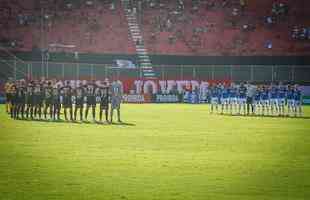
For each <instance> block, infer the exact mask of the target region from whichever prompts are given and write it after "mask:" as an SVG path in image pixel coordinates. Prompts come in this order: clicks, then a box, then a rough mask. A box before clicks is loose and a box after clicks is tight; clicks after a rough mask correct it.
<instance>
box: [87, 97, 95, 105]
mask: <svg viewBox="0 0 310 200" xmlns="http://www.w3.org/2000/svg"><path fill="white" fill-rule="evenodd" d="M86 103H87V105H88V106H96V97H95V96H88V97H87V102H86Z"/></svg>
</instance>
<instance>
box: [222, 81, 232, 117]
mask: <svg viewBox="0 0 310 200" xmlns="http://www.w3.org/2000/svg"><path fill="white" fill-rule="evenodd" d="M229 97H230V89H229V87H228V85H224V88H222V91H221V105H222V111H221V114H223V113H224V112H225V113H227V112H228V104H229Z"/></svg>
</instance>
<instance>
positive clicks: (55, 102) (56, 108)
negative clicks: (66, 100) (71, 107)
mask: <svg viewBox="0 0 310 200" xmlns="http://www.w3.org/2000/svg"><path fill="white" fill-rule="evenodd" d="M52 107H53V109H52V110H53V120H56V119H57V120H60V109H61V103H60V87H59V86H54V87H53V94H52Z"/></svg>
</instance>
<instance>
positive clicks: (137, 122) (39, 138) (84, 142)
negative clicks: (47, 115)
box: [0, 104, 310, 200]
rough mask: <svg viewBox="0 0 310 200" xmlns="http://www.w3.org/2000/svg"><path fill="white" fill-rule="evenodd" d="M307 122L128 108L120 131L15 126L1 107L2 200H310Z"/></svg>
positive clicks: (182, 108) (191, 109)
mask: <svg viewBox="0 0 310 200" xmlns="http://www.w3.org/2000/svg"><path fill="white" fill-rule="evenodd" d="M304 110H305V113H304V115H305V117H304V118H276V117H242V116H221V115H211V114H209V107H208V106H207V105H186V104H139V105H136V104H125V105H122V120H123V121H124V122H126V124H123V125H116V124H115V125H100V124H93V123H89V124H85V123H84V124H80V123H66V122H57V123H56V122H40V121H14V120H12V119H10V118H9V117H8V115H7V114H5V112H4V106H3V105H1V107H0V199H1V200H14V199H25V200H29V199H37V200H42V199H55V200H56V199H57V200H59V199H60V200H62V199H72V200H79V199H92V200H96V199H107V200H112V199H121V200H126V199H141V200H142V199H143V200H144V199H145V200H148V199H151V200H152V199H154V200H155V199H158V200H166V199H167V200H172V199H179V200H190V199H195V200H196V199H201V200H213V199H214V200H222V199H229V200H231V199H236V200H252V199H253V200H254V199H255V200H262V199H264V200H269V199H270V200H278V199H283V200H295V199H300V200H301V199H309V198H310V107H304Z"/></svg>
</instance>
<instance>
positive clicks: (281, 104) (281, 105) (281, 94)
mask: <svg viewBox="0 0 310 200" xmlns="http://www.w3.org/2000/svg"><path fill="white" fill-rule="evenodd" d="M286 92H287V88H286V86H285V85H283V84H282V82H280V83H279V86H278V99H277V101H278V111H279V116H284V115H285V98H286Z"/></svg>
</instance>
